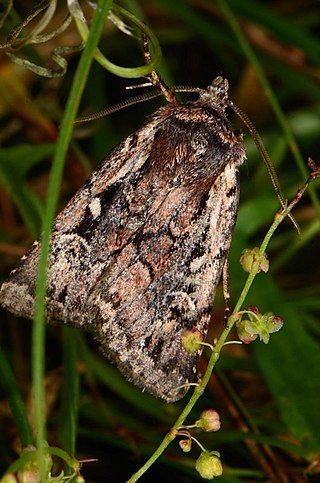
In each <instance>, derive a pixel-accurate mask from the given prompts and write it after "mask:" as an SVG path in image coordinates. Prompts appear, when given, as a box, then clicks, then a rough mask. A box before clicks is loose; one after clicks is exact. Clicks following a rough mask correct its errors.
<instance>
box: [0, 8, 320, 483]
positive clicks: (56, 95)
mask: <svg viewBox="0 0 320 483" xmlns="http://www.w3.org/2000/svg"><path fill="white" fill-rule="evenodd" d="M227 4H228V5H229V7H230V8H231V10H232V11H233V13H234V15H236V19H237V22H238V25H239V26H240V28H241V32H242V35H243V37H244V38H245V39H246V40H247V41H248V42H249V45H250V46H251V48H252V49H253V52H254V54H255V56H256V58H257V59H258V62H259V65H260V67H261V68H262V72H263V74H264V76H265V79H267V80H268V81H269V82H270V85H271V87H272V90H273V95H274V97H272V94H271V101H270V98H269V99H268V95H269V92H268V90H267V91H266V88H262V87H261V83H260V81H259V80H258V74H257V70H256V64H255V63H254V61H253V60H252V58H250V59H248V53H247V51H246V50H244V48H243V45H242V44H241V42H240V41H239V39H237V38H236V37H235V35H234V32H233V31H232V29H231V27H230V24H229V22H228V20H227V18H226V16H225V11H224V10H223V8H222V7H221V2H218V1H214V0H212V1H210V0H194V1H189V2H187V1H183V0H175V1H174V2H173V1H172V0H170V1H169V0H149V1H139V2H133V1H127V2H122V5H123V6H124V7H125V8H127V9H128V10H130V11H131V12H132V13H134V14H135V15H136V16H137V17H138V18H140V19H144V20H145V21H146V23H147V24H148V25H149V27H150V28H151V29H152V31H153V32H154V34H156V36H157V37H158V39H159V42H160V44H161V47H162V50H163V61H162V63H161V66H160V68H159V70H160V72H161V74H162V76H163V78H164V79H165V80H166V81H167V83H168V84H170V85H177V84H180V85H181V84H188V85H194V86H200V87H205V86H207V85H209V84H210V83H211V81H212V79H213V78H214V77H215V76H216V75H220V74H221V75H223V76H225V77H227V78H228V80H229V83H230V89H231V97H232V99H233V100H234V102H235V103H236V104H237V105H239V106H240V107H241V109H242V110H243V111H245V112H246V113H247V114H248V116H249V117H250V118H251V120H252V121H253V123H254V124H255V125H256V127H257V128H258V130H259V132H260V134H261V135H262V137H263V140H264V143H265V145H266V147H267V150H268V151H269V154H270V156H271V158H272V161H273V163H274V165H275V166H276V169H277V173H278V176H279V180H280V184H281V186H282V189H283V192H284V194H285V197H286V198H290V197H292V196H293V195H294V193H295V192H296V190H297V188H298V186H300V185H301V184H302V183H303V181H304V180H305V174H303V172H302V171H303V167H302V166H301V163H300V164H299V162H297V155H296V153H297V151H300V153H301V155H302V158H303V159H304V160H307V158H308V156H311V157H312V158H313V159H314V160H315V161H316V162H317V164H319V162H318V160H319V144H318V142H317V141H318V138H319V135H318V133H319V111H320V87H319V78H320V68H319V64H320V55H319V54H320V41H319V40H318V38H317V36H316V34H317V32H318V31H319V25H320V11H319V6H318V4H317V3H316V2H311V1H307V0H292V1H290V2H287V1H286V0H282V1H280V0H277V1H272V2H270V1H268V2H267V1H265V2H264V1H258V0H255V1H253V0H241V2H239V1H236V0H229V1H228V2H227ZM32 7H33V2H28V1H24V2H20V4H19V2H17V3H16V4H15V9H16V10H15V11H14V12H13V11H12V13H11V15H10V16H9V17H8V19H7V21H6V23H5V24H4V25H3V27H2V37H1V41H3V39H4V38H5V37H6V34H8V32H9V31H10V30H11V29H12V28H13V26H14V25H15V23H17V21H18V19H19V17H20V18H23V17H24V16H25V15H26V14H27V13H28V12H29V11H30V10H31V9H32ZM65 14H66V6H65V4H64V2H60V5H59V8H58V9H57V12H56V15H55V17H54V22H56V25H59V22H60V23H61V21H62V19H63V18H64V16H65ZM50 27H51V25H50ZM52 27H54V25H53V26H52ZM78 42H79V39H78V36H77V33H76V29H75V28H74V25H73V24H71V26H70V27H69V29H68V30H66V31H65V32H64V33H62V34H61V35H60V36H59V37H57V38H54V39H52V40H51V41H50V40H49V41H48V42H46V43H44V44H41V45H37V46H33V47H30V46H29V47H27V48H26V49H24V50H23V51H22V52H18V53H17V55H19V56H20V55H21V56H24V57H25V58H28V59H29V60H30V59H31V60H32V61H33V62H38V63H40V64H41V65H46V66H48V65H49V66H52V67H53V68H55V65H54V64H53V63H52V60H51V59H50V52H51V51H52V49H53V48H54V47H56V46H57V45H70V44H76V43H78ZM99 46H100V49H101V50H102V51H103V52H104V53H105V54H106V55H107V57H108V58H110V59H111V60H112V61H113V62H115V63H117V64H120V65H126V66H134V65H141V64H142V56H141V49H140V44H139V41H138V40H136V39H134V38H131V37H128V36H125V35H123V34H122V33H120V32H119V31H118V30H116V29H115V28H114V26H113V25H111V24H109V23H108V24H106V27H105V32H104V35H103V37H102V38H101V41H100V44H99ZM78 59H79V54H77V53H74V54H72V55H70V56H69V57H68V61H69V62H68V69H67V72H66V75H65V76H63V77H55V78H51V79H48V78H43V77H39V76H37V75H35V74H34V73H32V72H29V71H27V70H25V69H23V68H21V67H20V66H16V65H15V64H13V63H12V62H11V61H10V60H9V59H8V57H7V56H6V55H5V54H3V53H1V56H0V115H1V119H0V123H1V131H0V139H1V148H0V182H1V190H0V266H1V277H2V278H3V279H4V278H5V276H6V275H7V274H8V273H9V271H10V269H12V268H13V267H14V265H15V264H16V262H17V261H18V259H19V257H20V256H22V255H23V254H24V252H25V250H26V249H27V247H28V246H29V245H30V244H31V242H32V241H33V240H34V239H35V238H36V237H38V236H39V233H40V229H41V220H42V217H43V204H44V199H45V195H46V190H47V186H48V174H49V171H50V162H51V159H52V154H53V150H54V142H55V139H56V137H57V134H58V130H59V122H60V120H61V116H62V113H63V110H64V106H65V103H66V99H67V98H68V94H69V88H70V85H71V82H72V79H73V75H74V71H75V67H76V65H77V63H78ZM136 83H137V81H136V80H128V79H123V78H119V77H116V76H114V75H112V74H110V73H108V72H107V71H106V70H104V69H102V68H101V66H99V65H98V64H96V63H94V64H93V65H92V68H91V72H90V75H89V80H88V83H87V85H86V88H85V93H84V97H83V99H82V105H81V112H82V113H85V112H88V111H91V112H94V111H97V110H99V109H102V108H105V107H106V106H110V105H112V104H114V103H115V102H118V101H122V100H123V99H124V98H129V97H130V92H129V93H128V92H127V91H126V90H125V88H126V86H128V85H132V84H136ZM131 92H132V91H131ZM138 92H140V90H139V91H138ZM134 95H136V92H135V91H134ZM274 99H277V101H278V102H279V104H280V106H281V110H282V112H283V113H284V115H285V120H286V121H287V122H288V126H289V129H290V131H288V129H283V126H281V123H280V122H279V120H278V118H277V117H276V115H275V113H274V111H273V109H272V107H271V105H272V102H273V100H274ZM160 102H161V101H159V100H158V101H152V102H151V101H150V102H149V103H145V104H139V105H138V106H134V107H130V108H128V109H126V110H122V111H119V112H118V113H116V114H114V115H112V116H110V117H108V118H105V119H103V120H101V121H99V123H92V124H87V125H85V126H81V127H77V126H75V131H74V138H73V141H72V144H71V146H70V149H69V152H68V158H67V162H66V166H65V170H64V177H63V183H62V187H61V193H60V201H59V209H61V208H62V207H63V206H64V204H65V203H66V201H67V200H68V199H70V197H71V196H72V194H73V193H74V192H75V191H76V189H78V188H79V187H81V185H82V184H83V182H84V180H85V179H86V177H87V175H88V174H89V173H90V172H91V170H92V169H93V168H94V167H95V166H96V165H97V164H98V163H99V162H100V161H101V159H103V158H104V157H105V156H106V154H107V153H108V152H109V151H110V149H111V148H112V147H113V146H115V145H116V144H117V143H118V142H119V141H120V140H121V139H122V138H123V137H124V136H126V135H127V134H128V133H129V132H131V131H133V130H135V129H137V128H138V127H139V126H140V125H141V123H142V122H143V120H144V119H145V117H146V116H147V115H148V114H149V113H151V112H152V110H153V108H155V107H156V106H158V105H159V103H160ZM235 125H236V126H238V127H241V126H240V124H239V122H237V120H235ZM290 133H293V136H294V137H293V138H292V137H291V134H290ZM245 141H246V145H247V163H246V165H245V166H244V167H243V169H242V173H241V186H242V196H241V206H240V210H239V216H238V222H237V227H236V231H235V235H234V238H233V244H232V250H231V254H230V266H231V273H230V280H231V288H232V298H233V300H236V299H237V296H238V295H239V292H240V290H241V287H242V285H243V281H244V279H245V274H244V273H243V272H242V270H241V268H240V266H239V257H240V254H241V251H242V249H243V248H245V247H254V246H256V245H258V244H259V242H260V241H261V239H262V237H263V235H264V233H265V232H266V230H267V228H268V226H269V225H270V222H271V220H272V217H273V215H274V213H275V211H276V210H277V209H278V201H277V198H276V196H275V194H274V191H273V188H272V185H271V183H270V181H269V179H268V176H267V173H266V171H265V168H264V166H263V164H262V163H261V160H260V158H259V156H258V154H257V152H256V149H255V147H254V144H253V142H252V140H251V139H250V137H249V135H247V134H246V135H245ZM318 185H319V184H318ZM309 193H310V191H309ZM294 215H295V217H296V218H297V220H298V222H299V224H300V226H301V230H302V237H301V238H299V236H298V235H297V233H296V231H295V229H294V228H293V226H292V224H291V223H290V222H289V221H288V222H287V223H285V224H283V225H282V226H281V227H280V229H279V231H278V232H277V233H276V236H275V237H274V238H273V240H272V243H271V245H270V247H269V252H268V255H269V258H270V261H271V270H270V272H269V273H268V274H263V275H260V276H259V278H258V279H257V280H256V282H255V285H254V288H253V290H252V291H251V293H250V296H249V298H248V300H247V305H250V304H253V305H257V306H258V307H259V308H260V309H261V311H262V312H265V311H272V312H274V313H277V314H279V315H281V316H282V317H283V318H284V320H285V326H284V328H283V329H282V330H281V332H279V334H276V335H274V336H273V337H272V338H271V341H270V343H269V344H268V345H267V346H264V345H262V344H259V343H258V342H255V343H253V344H252V345H250V346H249V347H242V346H241V347H239V346H230V347H228V349H227V348H226V349H225V350H224V352H223V355H222V357H221V359H220V361H219V365H218V370H217V372H216V373H215V376H214V377H213V378H212V381H211V383H210V385H209V388H208V391H207V394H206V395H205V397H203V398H202V399H201V401H200V404H199V407H197V408H196V409H195V412H194V414H193V416H194V417H193V419H197V417H198V415H199V413H200V411H201V409H205V408H207V407H214V408H216V409H218V410H219V412H220V413H221V417H222V429H221V430H220V431H219V432H218V433H214V434H212V433H209V434H208V435H203V434H201V440H202V442H204V443H205V445H206V447H208V448H210V449H216V450H218V451H220V452H221V458H222V461H223V463H224V468H225V471H224V475H223V476H222V477H221V478H218V481H221V482H242V481H248V482H249V481H252V482H255V481H266V480H268V481H272V482H289V481H290V482H291V481H293V482H300V481H305V479H306V478H307V477H308V478H309V479H310V481H316V479H317V478H318V475H317V472H318V470H319V468H318V466H317V458H318V456H317V455H318V454H319V452H320V415H319V410H318V406H319V399H320V398H319V394H320V376H319V367H320V351H319V333H320V330H319V306H320V297H319V274H320V264H319V261H318V260H319V256H318V244H319V205H318V203H317V191H316V184H315V187H314V189H313V195H312V199H311V197H310V196H308V195H306V196H305V197H304V198H303V200H302V202H301V203H300V204H299V205H298V207H297V208H296V210H295V213H294ZM231 304H232V303H231ZM222 319H223V301H222V297H221V295H220V293H219V294H218V295H217V299H216V303H215V311H214V314H213V322H214V323H213V324H212V330H211V333H210V337H211V338H212V337H214V336H216V335H217V334H219V331H220V330H221V323H222ZM30 331H31V323H30V322H29V321H25V320H21V319H20V320H18V319H16V318H15V317H13V316H11V315H10V314H8V313H6V312H5V311H1V329H0V344H1V348H2V352H1V361H0V362H1V367H2V369H3V370H2V375H1V382H2V388H1V390H2V392H1V399H0V418H1V419H0V424H1V431H0V472H4V471H5V469H6V468H7V467H8V465H9V464H10V463H11V462H12V461H13V460H14V459H15V458H16V451H17V450H18V448H19V445H20V442H22V444H25V443H26V442H28V441H29V440H30V438H31V435H30V434H29V432H28V429H27V428H28V425H27V424H25V422H23V421H21V420H17V418H14V417H13V416H12V412H11V410H10V408H9V405H8V401H10V402H11V409H12V405H13V404H14V403H17V401H19V396H18V394H20V395H21V397H22V401H23V403H24V405H25V407H26V410H27V415H28V417H29V420H30V424H31V427H32V405H31V394H30V388H31V386H30V357H31V347H30V345H31V344H30V334H31V332H30ZM6 363H8V367H7V365H6ZM202 364H203V366H202V369H203V368H204V367H205V357H204V360H203V362H202ZM5 368H7V370H5ZM10 368H11V370H12V371H13V374H12V375H13V378H10V377H9V375H10ZM75 369H76V370H75ZM45 374H46V403H47V405H46V418H47V426H48V435H47V439H48V441H49V444H50V445H56V446H61V447H63V448H64V449H66V450H67V451H70V452H71V453H72V452H73V451H75V454H76V455H77V457H78V458H79V459H81V458H98V462H96V463H88V464H86V465H85V466H84V468H83V471H82V473H83V475H84V476H85V477H86V479H87V480H88V481H112V482H121V481H125V480H126V479H127V478H128V477H129V476H130V474H131V473H132V472H134V471H135V470H136V469H137V468H138V467H139V466H141V464H143V462H144V460H145V459H146V458H147V456H149V455H150V454H151V453H152V451H153V450H154V449H155V448H156V446H157V444H158V443H159V441H160V440H161V439H162V436H163V434H164V433H165V432H166V431H168V429H169V428H170V424H172V421H173V420H174V419H175V417H176V416H177V415H178V414H179V411H180V410H181V408H182V407H183V404H184V401H181V402H179V403H177V404H174V405H166V404H164V403H162V402H160V401H158V400H156V399H154V398H152V397H150V396H148V395H147V394H144V393H141V391H140V390H138V389H136V388H134V387H132V386H131V385H130V384H128V383H127V382H126V381H124V380H123V378H122V376H120V374H119V373H118V371H117V370H116V369H115V367H113V366H111V365H109V364H108V363H107V362H106V361H105V360H104V359H103V358H102V357H101V356H100V354H98V352H97V350H96V347H95V344H94V343H93V342H92V340H91V338H90V337H87V336H85V334H82V333H79V332H77V331H71V330H68V329H65V328H64V329H63V330H62V329H61V327H50V328H48V332H47V347H46V367H45ZM15 391H17V392H15ZM19 404H20V403H19ZM198 454H199V453H198V451H197V450H196V449H195V448H194V449H193V450H192V452H191V453H188V454H183V453H182V452H181V450H180V448H179V447H178V445H177V444H176V443H174V444H173V445H172V446H170V447H169V450H168V451H167V452H166V453H165V455H164V456H163V457H162V459H161V460H160V461H159V462H158V463H157V464H156V465H155V466H154V467H153V468H152V469H151V470H150V471H149V472H148V473H147V474H146V475H145V477H144V480H143V481H146V482H147V481H150V482H151V481H152V482H156V481H163V480H164V479H166V478H168V479H169V478H170V480H171V481H179V482H183V483H184V482H186V483H187V482H189V481H190V482H191V481H196V480H197V478H198V476H197V474H196V472H195V470H194V461H195V459H196V458H197V457H198ZM310 465H311V466H312V469H311V467H310ZM308 467H310V468H309V470H308ZM199 479H200V477H199Z"/></svg>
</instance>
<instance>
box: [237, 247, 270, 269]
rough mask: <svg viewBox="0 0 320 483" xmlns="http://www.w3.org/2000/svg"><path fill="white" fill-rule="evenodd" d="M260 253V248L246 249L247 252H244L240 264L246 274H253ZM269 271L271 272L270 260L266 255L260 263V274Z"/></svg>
mask: <svg viewBox="0 0 320 483" xmlns="http://www.w3.org/2000/svg"><path fill="white" fill-rule="evenodd" d="M258 253H259V248H253V249H249V248H246V249H245V250H243V252H242V254H241V257H240V264H241V266H242V268H243V270H244V271H245V272H247V273H250V272H251V270H252V266H253V264H254V262H255V261H256V259H257V256H258ZM268 270H269V260H268V258H267V255H266V254H265V253H264V254H263V256H262V258H261V260H260V263H259V268H258V273H259V272H267V271H268Z"/></svg>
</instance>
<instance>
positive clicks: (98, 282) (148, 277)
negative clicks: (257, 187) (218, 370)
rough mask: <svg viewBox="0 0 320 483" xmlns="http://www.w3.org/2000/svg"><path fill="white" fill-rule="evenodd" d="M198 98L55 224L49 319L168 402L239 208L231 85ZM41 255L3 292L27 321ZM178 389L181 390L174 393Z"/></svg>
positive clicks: (174, 110)
mask: <svg viewBox="0 0 320 483" xmlns="http://www.w3.org/2000/svg"><path fill="white" fill-rule="evenodd" d="M198 94H199V99H198V100H197V101H195V102H188V103H186V104H184V105H177V104H173V103H172V104H169V105H167V106H166V107H161V108H160V109H158V110H157V111H156V112H155V113H154V114H153V115H152V116H151V117H150V118H149V120H147V122H146V123H145V124H144V125H143V126H142V127H141V128H140V129H138V130H137V131H136V132H134V133H133V134H131V135H130V136H128V137H127V138H126V139H125V140H124V141H123V142H122V143H121V144H120V145H119V146H118V147H116V148H115V149H114V150H113V151H112V152H111V154H110V155H109V156H108V157H107V158H106V159H105V160H104V162H103V163H102V164H101V166H100V167H99V168H98V169H97V170H96V171H95V172H94V173H93V174H92V176H91V177H90V179H89V180H88V181H87V182H86V183H85V185H84V186H83V187H82V188H81V189H80V190H79V191H78V192H77V193H76V195H75V196H74V197H73V198H72V199H71V200H70V202H69V203H68V204H67V206H66V207H65V209H64V210H63V211H62V212H61V213H60V214H59V215H58V217H57V218H56V221H55V224H54V228H53V231H52V237H51V254H50V261H49V269H48V284H47V295H46V318H47V321H48V322H51V321H59V322H62V323H66V324H68V325H73V326H75V327H78V328H80V327H81V328H82V327H84V328H89V329H91V330H92V332H93V333H94V335H95V338H96V340H97V341H98V342H99V344H100V346H101V349H102V351H103V353H104V355H105V356H106V357H108V358H109V359H110V360H111V361H113V362H114V363H115V364H116V365H117V367H118V368H119V369H120V371H121V372H122V373H123V374H124V375H125V377H126V378H127V379H128V380H129V381H132V382H133V383H134V384H136V385H138V386H140V387H141V388H143V389H144V390H146V391H148V392H149V393H151V394H153V395H155V396H157V397H160V398H162V399H164V400H165V401H168V402H172V401H176V400H178V399H180V398H181V397H182V396H183V395H184V394H185V393H186V391H187V389H188V388H187V387H186V386H185V385H186V384H188V383H190V382H192V381H194V380H195V379H196V376H197V365H198V361H199V357H200V355H201V350H199V351H197V352H195V353H191V354H190V353H187V352H186V350H185V349H184V348H183V347H182V345H181V336H182V334H183V332H184V331H185V330H190V329H191V330H192V329H197V330H198V331H199V332H200V333H201V334H202V336H203V338H205V336H206V332H207V328H208V323H209V319H210V314H211V311H212V305H213V301H214V296H215V291H216V287H217V284H218V283H219V280H220V277H221V272H222V269H223V265H224V263H225V260H226V257H227V254H228V251H229V247H230V243H231V238H232V232H233V228H234V224H235V221H236V216H237V210H238V202H239V180H238V169H239V166H240V165H241V164H242V163H243V161H244V158H245V149H244V145H243V141H242V136H241V135H238V134H236V133H235V132H234V131H233V129H232V126H231V124H230V122H229V120H228V117H227V114H226V108H227V107H228V106H229V104H230V101H229V99H228V82H227V81H226V80H225V79H222V78H221V77H217V78H216V79H215V80H214V81H213V83H212V85H211V86H209V87H208V88H207V89H203V90H201V89H199V90H198ZM39 250H40V246H39V243H38V242H35V243H34V245H33V246H32V247H31V249H30V250H29V251H28V253H27V254H26V255H25V256H24V257H23V258H22V259H21V261H20V263H19V265H18V266H17V268H16V269H15V270H13V271H12V272H11V274H10V277H9V279H8V281H6V282H5V283H4V284H3V285H2V288H1V291H0V302H1V304H2V305H3V306H4V307H6V308H7V309H8V310H10V311H11V312H13V313H14V314H16V315H18V316H22V317H27V318H32V317H33V312H34V297H35V285H36V271H37V263H38V257H39ZM181 386H183V387H181Z"/></svg>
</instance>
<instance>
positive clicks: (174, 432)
mask: <svg viewBox="0 0 320 483" xmlns="http://www.w3.org/2000/svg"><path fill="white" fill-rule="evenodd" d="M311 179H312V178H311V177H310V178H309V179H308V181H307V182H306V183H305V184H304V185H303V187H302V188H301V189H300V190H299V191H298V192H297V194H296V196H295V197H294V198H293V200H292V201H291V203H290V204H289V205H288V207H287V208H286V209H282V210H281V212H279V213H277V214H276V216H275V217H274V220H273V223H272V225H271V227H270V229H269V230H268V232H267V234H266V235H265V237H264V239H263V241H262V244H261V246H260V248H259V252H258V255H257V258H256V260H255V262H254V263H253V265H252V269H251V272H250V273H249V275H248V278H247V280H246V283H245V285H244V288H243V290H242V292H241V294H240V297H239V300H238V302H237V303H236V306H235V308H234V310H233V312H232V314H231V316H230V317H229V319H228V323H227V324H226V326H225V328H224V330H223V331H222V333H221V335H220V337H219V339H218V341H217V343H216V345H215V346H214V348H213V351H212V354H211V357H210V359H209V362H208V366H207V369H206V372H205V374H204V376H203V379H202V381H201V382H200V383H199V385H197V386H196V388H195V390H194V392H193V394H192V396H191V398H190V400H189V402H188V403H187V405H186V406H185V408H184V409H183V410H182V412H181V414H180V416H179V417H178V418H177V420H176V422H175V423H174V425H173V426H172V428H171V430H170V431H169V432H168V433H167V434H166V436H165V437H164V438H163V440H162V442H161V443H160V445H159V446H158V448H157V449H156V451H155V452H154V453H153V454H152V455H151V457H150V458H149V459H148V460H147V461H146V463H145V464H144V465H143V466H142V467H141V468H140V469H139V470H138V471H137V472H136V473H134V474H133V475H132V476H131V478H130V479H129V480H128V481H127V483H133V482H136V481H138V480H139V478H140V477H141V476H142V475H143V474H144V473H145V472H146V471H147V470H148V469H149V468H150V467H151V465H152V464H153V463H154V462H155V461H156V460H157V459H158V458H159V457H160V456H161V454H162V453H163V452H164V451H165V449H166V448H167V447H168V446H169V444H170V443H171V442H172V441H173V440H174V439H175V438H176V437H177V436H178V431H179V428H180V427H181V426H182V425H183V424H184V422H185V420H186V418H187V416H188V415H189V413H190V412H191V410H192V408H193V407H194V405H195V404H196V402H197V401H198V399H199V398H200V396H201V395H202V394H203V392H204V390H205V388H206V386H207V384H208V382H209V379H210V377H211V374H212V371H213V369H214V367H215V365H216V362H217V361H218V359H219V357H220V353H221V350H222V348H223V346H224V344H225V342H226V339H227V337H228V335H229V334H230V331H231V330H232V328H233V326H234V324H235V323H236V321H237V317H236V315H237V313H238V312H239V311H240V308H241V306H242V305H243V303H244V300H245V298H246V296H247V294H248V292H249V290H250V287H251V285H252V283H253V281H254V279H255V277H256V275H257V273H258V271H259V266H260V263H261V261H262V258H263V255H264V253H265V251H266V248H267V246H268V244H269V241H270V239H271V237H272V235H273V234H274V232H275V231H276V229H277V228H278V226H279V225H280V223H281V222H282V221H283V220H284V218H285V217H286V216H288V214H289V213H290V212H291V210H292V208H293V207H294V206H295V205H296V203H297V202H298V201H299V200H300V198H301V196H302V194H303V193H304V191H305V190H306V189H307V187H308V184H309V182H310V180H311Z"/></svg>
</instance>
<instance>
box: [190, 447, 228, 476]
mask: <svg viewBox="0 0 320 483" xmlns="http://www.w3.org/2000/svg"><path fill="white" fill-rule="evenodd" d="M196 470H197V472H198V473H199V475H200V476H201V477H202V478H205V479H206V480H212V479H213V478H214V477H215V476H221V475H222V471H223V470H222V464H221V461H220V458H219V457H218V456H216V455H215V454H212V453H210V452H209V451H203V452H202V453H201V455H200V456H199V458H198V459H197V461H196Z"/></svg>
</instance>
